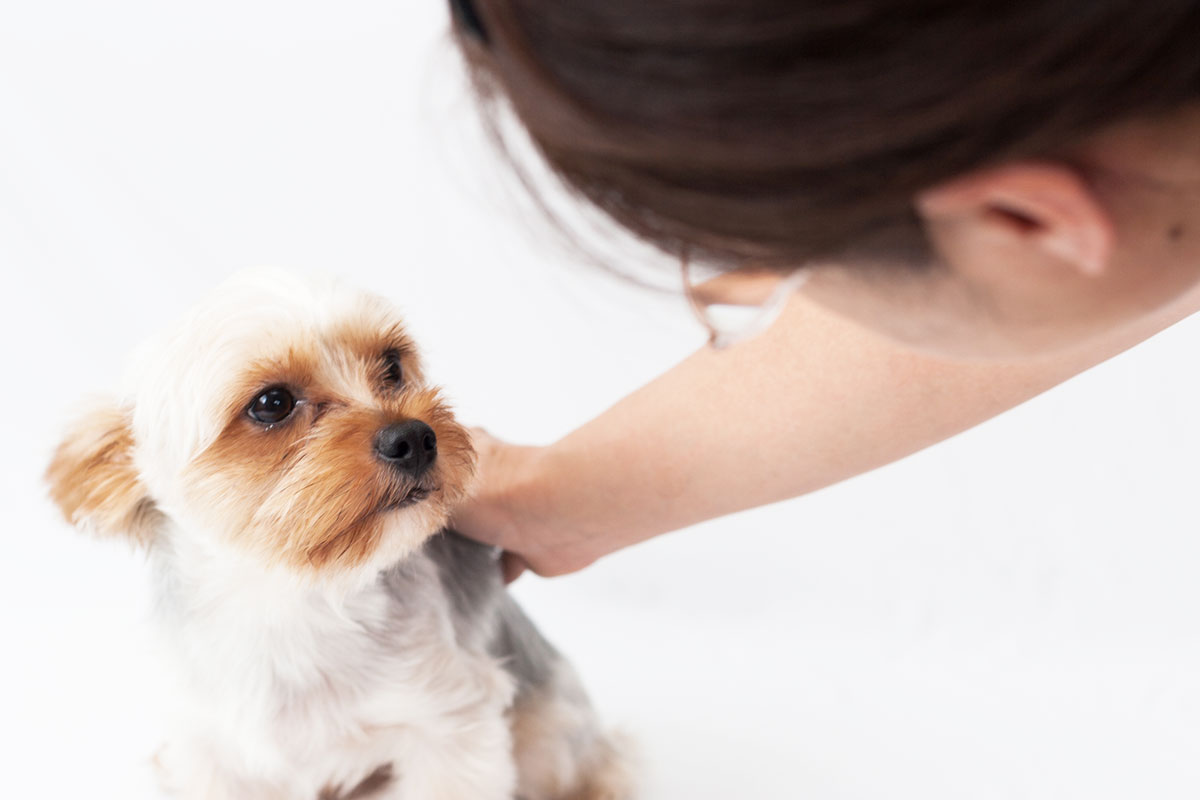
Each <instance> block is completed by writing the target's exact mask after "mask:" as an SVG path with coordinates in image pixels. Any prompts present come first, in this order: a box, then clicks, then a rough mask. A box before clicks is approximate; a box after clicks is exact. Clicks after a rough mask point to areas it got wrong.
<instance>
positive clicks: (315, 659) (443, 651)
mask: <svg viewBox="0 0 1200 800" xmlns="http://www.w3.org/2000/svg"><path fill="white" fill-rule="evenodd" d="M275 284H278V285H275ZM229 295H232V296H233V298H232V299H230V297H229ZM327 295H328V296H327ZM323 302H327V303H328V304H330V305H331V306H333V308H331V309H326V308H322V307H321V304H322V303H323ZM260 316H261V317H262V318H264V319H265V320H267V322H266V325H265V327H263V326H261V325H257V324H256V323H255V322H254V319H255V318H256V317H260ZM214 324H215V325H216V326H217V327H214ZM264 331H267V335H266V336H264V335H263V332H264ZM206 333H208V334H211V337H212V338H214V339H217V340H219V341H218V343H217V345H216V350H217V351H218V354H217V355H213V354H211V353H205V352H204V350H203V347H204V340H205V335H206ZM260 339H267V340H270V341H266V342H263V341H258V340H260ZM148 352H149V355H144V357H143V362H142V368H141V370H140V372H138V373H136V375H137V377H135V380H134V384H135V385H134V389H133V391H132V400H131V402H130V404H127V405H124V406H118V407H115V408H108V409H103V410H101V411H98V412H96V413H93V414H92V415H91V416H90V417H88V418H87V419H86V420H85V421H84V423H83V424H82V425H80V426H79V427H78V428H77V429H76V430H75V431H74V432H73V433H72V435H71V436H69V437H68V439H67V441H65V442H64V444H63V446H62V447H61V448H60V449H59V452H58V454H57V455H56V457H55V461H54V463H53V464H52V465H51V469H50V472H49V478H50V481H51V486H52V494H53V495H54V497H55V499H56V501H57V502H58V503H59V505H60V506H61V507H62V508H63V509H64V511H65V512H66V514H67V516H68V517H69V518H70V519H71V520H72V521H74V522H77V523H80V524H85V525H90V526H91V527H94V528H96V529H98V530H100V531H102V532H106V533H115V534H122V535H126V536H131V537H133V538H134V539H136V540H138V541H140V542H141V543H142V544H144V545H145V546H146V547H147V549H148V551H149V553H150V556H151V561H152V563H153V566H154V570H155V575H156V579H157V595H158V600H159V618H160V622H161V623H162V628H163V632H164V636H165V637H166V638H167V640H168V647H167V648H166V649H167V652H168V653H169V654H170V656H171V657H172V658H173V659H174V660H175V661H176V664H175V667H176V669H175V674H176V675H177V676H178V679H179V687H178V690H177V691H176V692H175V696H176V697H177V698H178V699H179V707H178V709H177V713H176V714H175V718H176V720H177V725H176V728H175V730H174V731H173V732H172V735H171V738H170V739H169V740H168V744H167V745H166V747H164V749H163V751H162V752H161V753H160V755H159V757H158V762H159V766H160V768H161V771H162V774H163V779H164V784H165V785H166V786H167V788H168V789H169V790H170V791H171V792H173V793H174V794H175V795H176V796H178V797H181V798H187V799H189V800H190V799H191V798H195V800H201V799H203V800H243V799H244V800H368V799H369V798H377V799H378V800H460V799H461V800H476V799H478V800H490V799H492V798H494V799H495V800H511V798H513V797H518V798H521V800H600V799H601V798H604V799H606V800H608V799H611V800H619V799H620V798H624V797H627V796H628V793H629V785H628V778H627V773H626V765H625V763H624V760H623V758H622V757H621V755H620V753H619V752H618V749H617V748H616V747H615V746H614V745H613V743H612V742H611V741H610V740H609V739H608V738H607V737H606V736H605V735H604V734H603V733H602V732H601V731H600V729H599V727H598V724H597V722H596V719H595V716H594V714H593V713H592V711H591V708H590V705H589V703H588V701H587V699H586V696H585V694H584V693H583V690H582V689H581V687H580V685H579V683H578V681H577V680H576V678H575V676H574V672H573V670H572V669H571V668H570V666H569V665H568V664H567V663H566V662H565V661H564V660H563V659H561V658H560V657H559V656H558V655H557V653H556V652H555V651H554V649H553V648H552V647H551V646H550V645H549V644H548V643H547V642H546V641H545V640H544V639H543V638H542V637H541V636H540V635H539V634H538V632H537V631H536V629H535V628H534V627H533V626H532V625H531V624H530V623H529V621H528V620H527V619H526V618H525V616H524V615H523V614H522V613H521V611H520V609H519V608H518V607H517V606H516V604H515V603H514V602H513V601H512V599H511V598H510V597H509V596H508V594H507V593H506V591H505V589H504V586H503V583H502V581H501V577H500V571H499V567H498V564H497V563H496V560H495V556H494V553H493V552H492V550H491V549H490V548H486V547H483V546H481V545H478V544H475V543H473V542H470V541H468V540H466V539H463V538H461V537H459V536H458V535H457V534H454V533H453V532H449V531H445V530H443V526H444V524H445V521H446V519H447V517H448V514H449V511H450V509H451V507H452V506H453V504H454V502H456V501H457V499H458V498H459V497H461V495H462V493H463V492H464V491H465V486H466V483H467V481H468V480H469V478H470V473H471V470H472V469H473V456H472V453H471V451H470V445H469V442H468V440H467V438H466V435H465V432H464V431H463V430H462V429H461V428H459V427H458V426H457V423H455V422H454V420H453V418H452V417H451V416H450V414H449V411H448V409H446V408H445V406H444V405H443V404H442V403H441V401H440V399H439V398H438V397H437V395H436V393H435V392H433V391H432V390H429V389H427V388H426V387H425V386H424V383H423V379H422V378H421V375H420V367H419V363H418V362H417V360H416V356H415V351H414V348H413V347H412V344H411V342H410V341H409V340H408V339H407V338H406V337H405V336H404V335H403V333H402V332H401V331H400V329H399V327H398V325H397V324H396V323H395V322H394V320H393V319H392V318H391V316H390V311H389V310H388V309H386V307H385V306H383V305H382V304H380V303H379V302H378V301H376V300H373V299H370V298H364V297H363V296H361V295H357V293H349V292H347V291H346V290H344V289H341V288H340V287H332V286H330V285H326V284H317V285H309V284H303V285H302V284H298V283H296V282H295V281H294V280H293V279H291V278H289V277H287V276H284V275H281V274H279V273H260V274H256V275H254V276H252V277H249V278H241V279H239V280H235V281H234V282H233V284H232V285H231V288H227V289H226V290H225V291H224V293H223V294H222V295H219V296H218V299H217V300H216V301H214V302H211V303H209V304H206V305H204V306H202V307H201V309H200V310H199V311H198V312H196V313H194V314H193V315H192V316H191V317H190V318H189V319H188V320H187V321H185V323H184V324H183V325H182V326H181V327H180V328H179V329H177V330H176V331H175V332H173V333H172V334H170V335H168V336H167V337H165V339H164V340H162V341H160V343H159V344H158V345H157V346H153V347H151V348H150V350H149V351H148ZM247 370H248V373H247ZM222 371H232V372H233V373H236V374H221V373H222ZM227 393H228V394H231V395H232V397H228V398H227V397H224V395H225V394H227ZM247 400H249V403H247ZM281 415H282V416H281ZM422 443H423V444H422ZM414 459H416V460H414ZM418 461H419V462H420V463H417V462H418Z"/></svg>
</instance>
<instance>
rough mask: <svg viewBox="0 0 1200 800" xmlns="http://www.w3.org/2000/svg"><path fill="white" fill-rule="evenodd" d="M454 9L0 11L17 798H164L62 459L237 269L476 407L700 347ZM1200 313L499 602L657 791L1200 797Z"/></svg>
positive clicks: (601, 389)
mask: <svg viewBox="0 0 1200 800" xmlns="http://www.w3.org/2000/svg"><path fill="white" fill-rule="evenodd" d="M445 16H446V15H445V12H444V9H443V8H442V6H441V4H440V3H439V2H434V1H433V0H429V2H417V1H416V0H392V2H386V3H385V2H378V1H377V0H371V1H366V0H364V1H363V2H355V3H337V4H334V3H332V2H327V3H316V2H289V3H285V2H281V1H280V2H258V1H253V2H240V3H235V2H228V1H227V0H220V1H218V2H209V3H203V4H190V5H184V4H166V3H159V2H151V1H150V0H141V1H140V2H139V0H112V2H108V3H85V2H73V3H72V2H38V3H19V4H18V3H7V4H5V5H4V8H3V11H0V270H2V271H3V276H4V280H3V284H2V285H3V287H4V288H3V290H0V340H2V341H3V347H4V349H3V355H4V368H3V372H2V373H0V374H3V376H4V377H3V391H2V392H0V397H2V402H3V409H2V412H3V416H2V419H3V420H4V423H3V428H2V430H3V432H4V434H3V438H2V439H0V468H2V469H3V474H2V478H3V480H2V481H0V486H3V490H2V491H3V492H4V494H3V507H4V509H5V510H6V514H7V517H8V519H7V521H6V522H5V523H4V546H3V550H2V551H0V552H2V553H3V556H2V557H0V604H2V607H3V609H4V610H3V631H4V633H3V638H2V639H0V678H2V680H0V754H3V755H2V756H0V761H3V763H4V764H5V767H4V784H5V789H4V794H5V796H7V797H13V798H17V797H20V798H76V797H79V798H82V797H87V798H90V799H92V800H96V799H97V798H121V800H138V799H140V798H152V797H156V796H157V795H156V794H155V793H154V790H153V788H152V784H151V783H150V781H149V780H148V779H147V770H146V769H145V760H146V758H147V757H148V755H149V754H150V753H151V752H152V751H153V749H154V747H155V744H156V737H157V725H158V722H157V720H156V702H155V700H154V696H155V691H156V687H157V685H158V678H157V676H156V673H155V670H154V669H153V667H152V666H151V664H152V662H151V661H150V660H149V659H148V657H147V650H148V645H147V639H148V637H147V634H146V631H147V626H146V624H145V621H146V616H147V613H148V611H147V609H148V606H147V592H146V587H145V572H146V570H145V568H144V564H143V563H142V562H141V560H140V559H139V557H138V556H136V555H134V554H131V553H128V552H126V550H125V549H123V548H122V547H121V546H119V545H115V544H111V543H97V542H93V541H90V540H88V539H86V538H85V537H83V536H80V535H78V534H76V533H74V532H73V531H71V530H69V529H68V528H67V526H66V525H65V524H64V523H62V522H61V520H60V519H59V518H58V517H57V515H56V513H55V512H54V510H53V509H52V508H51V507H50V506H49V504H48V503H47V502H46V500H45V499H44V496H45V492H44V489H43V487H42V486H41V483H40V473H41V471H42V469H43V467H44V465H45V463H46V460H47V458H48V453H49V450H50V448H51V446H52V445H53V443H54V441H55V436H56V435H57V434H58V432H59V431H60V430H61V429H62V427H63V426H64V424H65V422H66V418H67V415H68V414H69V413H70V409H71V408H73V407H74V406H75V405H77V404H78V402H79V400H80V398H81V397H83V396H85V395H87V394H88V393H91V392H96V391H103V390H104V389H106V388H108V387H112V386H113V385H114V384H115V382H116V379H117V375H118V372H119V370H120V367H121V364H122V361H123V358H124V357H125V355H126V354H127V353H128V351H129V349H130V348H131V347H132V346H133V345H134V344H135V343H136V342H137V341H138V340H140V339H141V338H142V337H144V336H145V335H147V334H148V333H150V332H151V331H153V330H155V329H156V328H157V327H158V326H160V325H161V324H162V323H163V322H164V321H165V320H168V319H170V318H171V317H173V316H175V315H176V314H178V313H179V312H180V311H181V310H182V309H183V308H185V307H186V305H187V304H188V302H189V299H190V298H192V297H194V296H195V294H196V293H198V292H201V291H203V290H205V289H207V288H209V287H211V286H212V285H213V284H214V283H215V282H216V281H218V280H219V279H220V278H221V277H222V276H224V275H226V274H228V273H229V272H231V271H234V270H235V269H237V268H239V267H242V266H245V265H250V264H262V263H269V264H277V265H282V266H289V267H295V268H299V269H307V270H313V269H316V270H322V271H327V272H336V273H339V274H343V275H345V276H346V277H347V278H348V279H349V280H351V281H353V282H355V283H358V284H361V285H363V286H366V287H369V288H371V289H374V290H376V291H379V292H381V293H383V294H386V295H388V296H389V297H391V298H393V299H394V300H395V301H396V302H397V303H398V304H399V305H400V306H401V307H402V308H403V309H404V310H405V312H406V314H407V317H408V319H409V320H410V323H411V325H412V327H413V329H414V330H415V331H416V333H417V335H418V338H419V340H420V341H422V342H423V344H424V346H425V353H426V357H427V360H428V361H429V362H430V364H431V366H432V371H433V373H434V377H435V378H437V379H438V380H440V381H442V382H443V383H444V384H445V385H446V386H447V388H448V390H449V393H450V395H451V397H452V398H453V399H454V401H455V402H456V404H457V406H458V408H459V409H460V412H461V416H462V417H463V418H464V419H465V420H467V421H469V422H472V423H480V424H485V425H487V426H488V427H489V428H491V429H492V430H493V431H494V432H495V433H497V434H499V435H501V436H504V437H507V438H511V439H514V440H519V441H528V442H549V441H552V440H553V439H555V438H556V437H558V436H560V435H562V434H563V433H565V432H566V431H568V430H570V429H571V428H572V427H574V426H576V425H578V424H580V423H581V422H583V421H584V420H586V419H588V418H589V417H590V416H592V415H594V414H595V413H597V412H599V411H600V410H602V409H603V408H604V407H606V406H607V405H608V404H610V403H611V402H612V401H614V400H615V399H616V398H618V397H620V396H621V395H623V394H624V393H626V392H628V391H630V390H631V389H633V388H634V387H635V386H637V385H638V384H640V383H641V382H644V381H645V380H647V379H648V378H650V377H651V376H653V375H655V374H657V373H658V372H660V371H662V370H663V369H665V368H666V367H667V366H668V365H670V364H671V363H673V362H674V361H675V360H677V359H679V358H680V357H682V356H683V355H684V354H685V353H687V352H688V351H689V350H691V349H692V348H694V347H696V346H698V345H699V344H700V342H701V335H700V332H699V331H698V330H697V329H696V327H695V325H694V323H692V321H691V320H690V317H689V316H688V314H687V313H686V311H685V309H684V307H683V305H682V304H681V303H679V302H678V301H677V300H676V299H672V298H664V297H661V296H658V295H655V294H653V293H650V292H647V291H644V290H640V289H638V288H636V287H633V286H631V285H628V284H622V283H620V282H616V281H613V280H612V279H611V278H609V277H606V276H603V275H601V274H599V273H598V272H597V271H595V270H594V269H592V268H590V267H588V266H586V265H582V264H580V263H578V259H574V260H573V259H572V257H571V256H570V254H569V253H568V252H567V251H565V250H563V249H561V248H556V247H554V246H547V245H544V244H539V243H538V242H539V237H538V235H537V231H538V229H539V224H538V223H537V222H536V221H531V220H532V215H531V213H530V212H529V210H528V208H527V207H526V206H522V205H521V204H520V203H519V202H516V201H515V200H514V199H513V198H515V197H517V196H518V193H517V192H515V191H514V190H513V188H512V181H511V179H510V178H508V177H507V174H508V173H507V172H506V170H505V169H504V167H503V166H502V164H501V162H500V159H499V158H497V157H496V156H495V154H494V153H492V152H491V151H489V150H488V149H487V147H485V146H484V145H483V143H482V142H481V140H480V137H479V136H478V132H477V130H476V129H475V128H474V127H473V125H474V122H473V120H474V118H473V116H472V114H471V112H470V102H469V99H468V96H467V93H466V91H465V89H464V87H463V84H462V81H461V79H460V76H459V75H458V72H457V69H456V62H455V59H454V58H453V57H452V56H451V55H450V54H449V44H448V42H447V41H446V40H445V38H444V27H445V24H446V20H445ZM541 239H542V240H543V241H544V240H545V237H544V236H543V237H541ZM1198 339H1200V326H1198V325H1197V324H1196V322H1195V321H1192V322H1188V323H1184V324H1181V325H1179V326H1177V327H1176V328H1175V329H1173V330H1171V331H1169V332H1167V333H1166V334H1164V335H1161V336H1159V337H1158V338H1157V339H1155V340H1153V341H1151V342H1150V343H1148V344H1145V345H1143V346H1141V347H1140V348H1138V349H1136V350H1135V351H1133V352H1131V353H1129V354H1127V355H1125V356H1122V357H1121V358H1119V359H1117V360H1115V361H1113V362H1110V363H1109V364H1106V365H1104V366H1102V367H1100V368H1098V369H1095V370H1093V371H1092V372H1091V373H1089V374H1086V375H1084V376H1083V377H1081V378H1079V379H1076V380H1075V381H1073V382H1071V383H1070V384H1068V385H1066V386H1063V387H1061V388H1059V389H1057V390H1055V391H1053V392H1051V393H1049V394H1048V395H1045V396H1043V397H1041V398H1039V399H1037V400H1035V401H1033V402H1031V403H1029V404H1027V405H1026V406H1024V407H1022V408H1020V409H1018V410H1016V411H1013V412H1011V413H1009V414H1006V415H1004V416H1003V417H1001V418H999V419H997V420H995V421H993V422H991V423H988V424H986V425H984V426H982V427H980V428H978V429H976V430H974V431H972V432H970V433H968V434H965V435H963V436H960V437H958V438H957V439H955V440H953V441H951V442H948V443H946V444H943V445H940V446H938V447H935V448H933V449H931V450H929V451H927V452H925V453H922V454H919V455H917V456H915V457H912V458H909V459H907V460H906V461H904V462H902V463H899V464H896V465H893V466H891V467H888V468H886V469H883V470H879V471H877V472H875V473H873V474H870V475H867V476H864V477H860V478H858V479H855V480H853V481H850V482H848V483H845V484H843V485H841V486H837V487H834V488H832V489H829V490H826V491H823V492H820V493H818V494H816V495H814V496H811V497H808V498H805V499H801V500H797V501H793V502H790V503H785V504H782V505H779V506H775V507H771V508H766V509H761V510H758V511H755V512H752V513H746V514H742V515H739V516H737V517H735V518H730V519H725V520H721V521H717V522H713V523H710V524H707V525H704V526H700V527H698V528H695V529H692V530H690V531H686V532H683V533H679V534H675V535H672V536H668V537H664V538H662V539H660V540H658V541H655V542H652V543H649V544H646V545H643V546H640V547H637V548H634V549H632V550H630V551H626V552H624V553H620V554H618V555H616V556H613V557H611V558H609V559H607V560H606V561H604V562H602V563H600V564H598V565H597V566H595V567H594V568H592V569H590V570H588V571H586V572H585V573H583V574H580V575H577V576H573V577H570V578H564V579H557V580H552V581H543V580H539V579H536V578H524V579H522V580H521V581H520V582H519V583H518V584H517V586H516V589H515V591H516V593H517V594H518V595H519V596H520V598H521V599H522V600H523V601H524V603H525V604H526V606H527V607H528V609H529V610H530V612H531V614H532V615H533V616H534V617H535V618H536V619H537V620H538V621H539V622H540V623H541V624H542V626H543V627H544V628H545V630H546V631H547V632H548V633H549V634H550V636H551V637H552V638H553V639H554V640H555V641H557V642H558V643H559V644H560V645H561V647H562V648H563V649H564V650H565V651H566V652H567V653H568V654H569V655H570V657H571V658H572V659H573V660H574V661H575V662H576V664H577V665H578V667H579V668H580V670H581V671H582V673H583V674H584V677H585V679H586V681H587V683H588V684H589V686H590V688H591V690H592V692H593V694H594V696H595V698H596V701H597V703H598V705H599V706H600V707H601V709H602V710H603V713H604V714H605V716H606V717H607V718H608V719H609V720H611V721H612V722H614V723H616V724H619V725H621V726H623V727H625V728H626V729H627V730H629V731H630V732H632V733H633V734H634V735H635V736H636V737H637V738H638V739H639V740H640V742H641V744H642V749H643V753H644V760H645V762H646V792H645V796H646V797H650V798H687V800H702V799H705V798H731V797H732V798H822V799H824V798H875V797H880V798H897V797H900V798H908V797H914V798H916V797H919V798H924V799H928V798H947V799H949V798H955V799H956V800H958V799H959V798H964V797H970V798H1006V799H1011V798H1017V797H1046V798H1067V797H1081V798H1084V797H1086V798H1110V797H1112V798H1117V797H1154V798H1185V797H1196V796H1198V795H1200V758H1198V756H1200V752H1198V749H1200V735H1198V729H1197V727H1198V726H1197V720H1198V718H1200V645H1198V642H1200V626H1198V625H1197V618H1198V612H1200V588H1198V587H1197V580H1196V575H1197V572H1198V571H1200V570H1198V567H1200V540H1198V538H1197V536H1196V529H1197V525H1196V516H1197V512H1196V508H1195V500H1196V497H1197V493H1196V491H1195V489H1194V483H1195V477H1196V475H1197V466H1198V465H1197V455H1196V453H1197V452H1198V449H1197V444H1200V427H1198V426H1197V422H1196V414H1195V409H1196V406H1197V400H1198V399H1200V381H1198V379H1197V377H1196V366H1195V365H1196V363H1197V358H1196V350H1197V340H1198ZM814 379H817V378H814ZM748 413H752V409H748ZM619 501H620V499H619V498H614V502H619Z"/></svg>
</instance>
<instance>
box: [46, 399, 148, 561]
mask: <svg viewBox="0 0 1200 800" xmlns="http://www.w3.org/2000/svg"><path fill="white" fill-rule="evenodd" d="M46 481H47V483H49V484H50V498H51V499H52V500H53V501H54V502H55V504H56V505H57V506H58V507H59V509H60V510H61V511H62V512H63V515H64V516H65V517H66V518H67V521H68V522H70V523H71V524H73V525H77V526H79V527H81V528H85V529H90V530H94V531H95V532H96V533H98V534H101V535H104V536H123V537H126V538H127V539H129V540H130V541H132V542H133V543H135V544H141V545H148V544H149V543H150V541H151V539H153V537H154V531H155V529H156V528H157V527H158V525H159V522H160V521H161V518H162V515H161V514H160V512H159V511H158V509H157V508H156V507H155V505H154V501H153V500H151V499H150V496H149V494H147V492H146V487H145V485H144V484H143V483H142V481H141V479H140V478H139V477H138V473H137V469H136V468H135V467H134V464H133V431H132V430H131V429H130V425H129V414H128V412H127V411H125V410H123V409H121V408H119V407H117V406H116V405H115V404H114V405H108V406H102V407H99V408H96V409H94V410H92V411H91V412H89V413H88V414H87V415H86V416H84V417H83V418H81V419H80V420H79V421H78V422H77V423H76V424H75V425H74V426H72V428H71V429H70V431H68V433H67V435H66V437H64V438H63V441H62V444H60V445H59V446H58V449H57V450H56V451H55V453H54V458H53V460H51V462H50V466H49V468H48V469H47V470H46Z"/></svg>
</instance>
